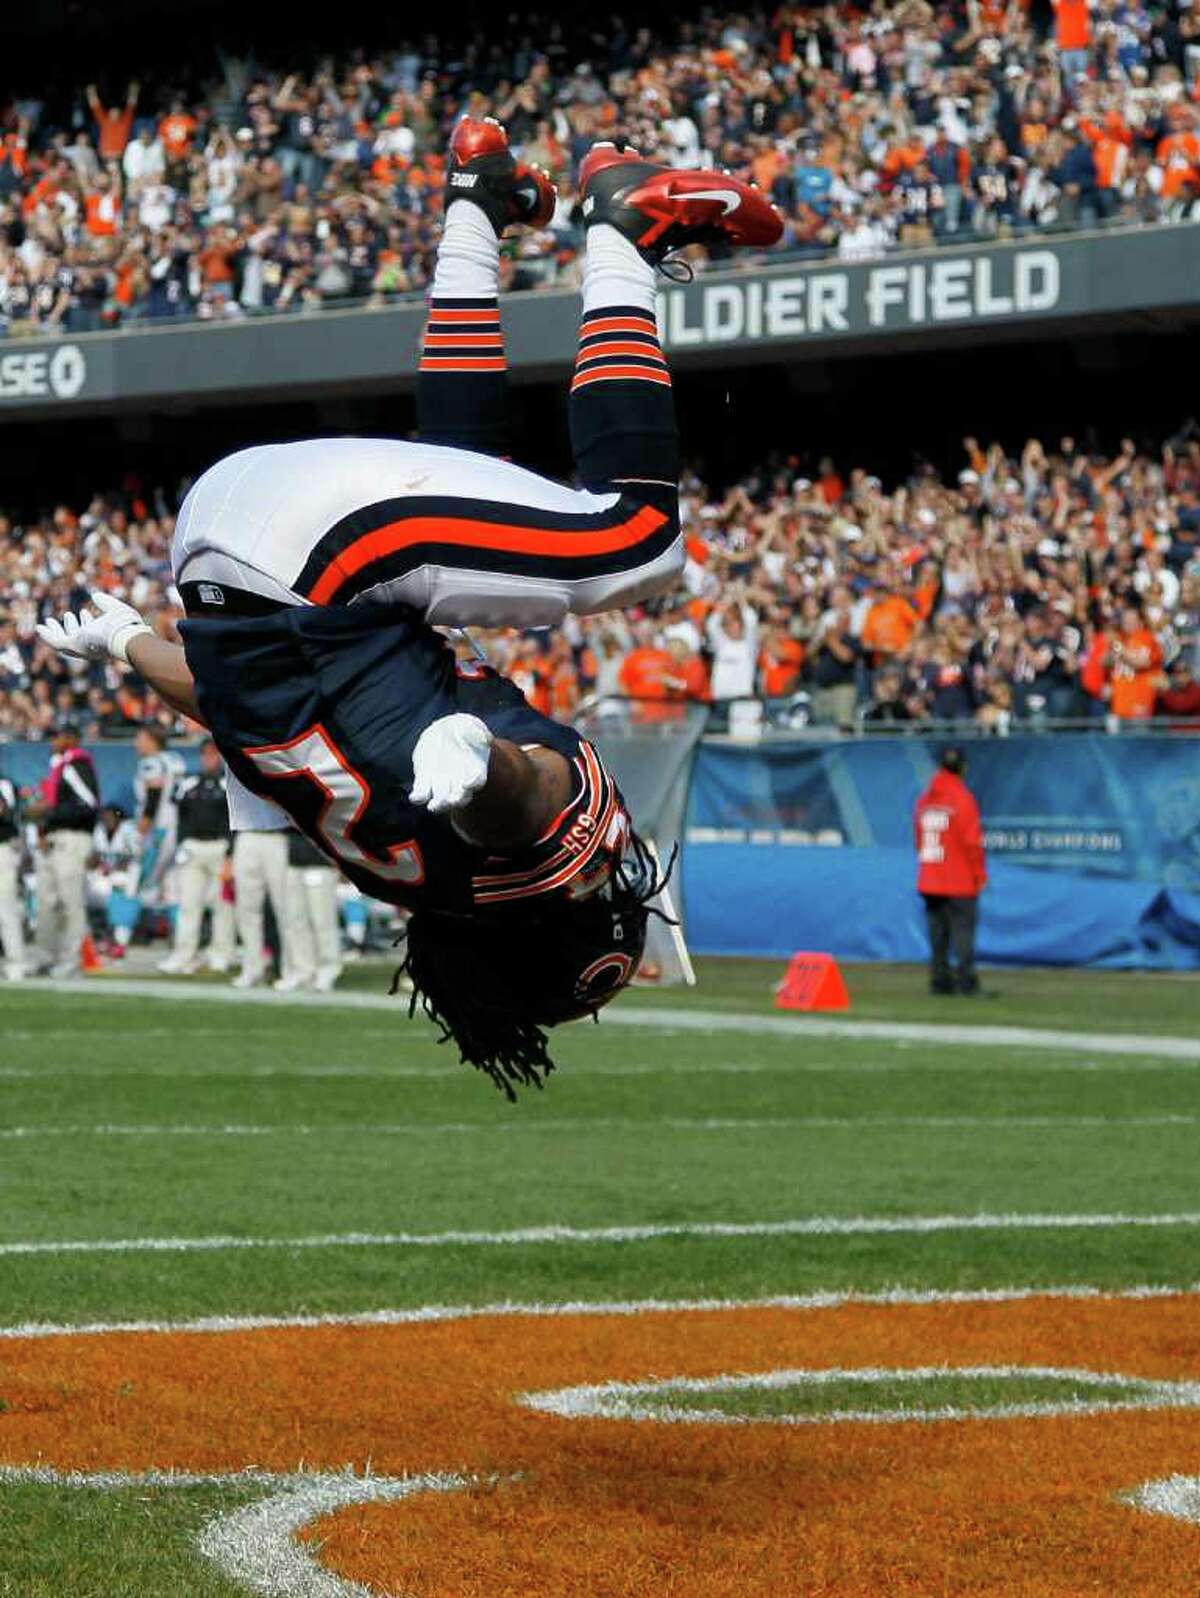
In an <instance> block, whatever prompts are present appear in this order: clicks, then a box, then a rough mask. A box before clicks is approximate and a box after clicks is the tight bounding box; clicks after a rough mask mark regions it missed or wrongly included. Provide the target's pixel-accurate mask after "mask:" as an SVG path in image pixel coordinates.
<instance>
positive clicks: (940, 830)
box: [913, 749, 987, 993]
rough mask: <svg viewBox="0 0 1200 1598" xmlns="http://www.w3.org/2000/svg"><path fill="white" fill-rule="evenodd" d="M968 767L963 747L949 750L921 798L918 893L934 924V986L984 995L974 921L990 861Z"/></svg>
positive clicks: (931, 930)
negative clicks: (965, 775)
mask: <svg viewBox="0 0 1200 1598" xmlns="http://www.w3.org/2000/svg"><path fill="white" fill-rule="evenodd" d="M966 768H967V761H966V756H965V755H964V754H963V752H962V750H961V749H947V750H945V751H944V752H943V754H942V759H941V769H940V770H939V771H936V772H935V773H934V775H933V779H932V780H931V782H930V784H929V786H928V788H926V790H925V792H924V793H923V794H922V795H921V797H920V798H919V799H918V800H917V808H916V812H915V814H914V816H913V822H914V828H915V831H916V840H917V859H918V861H919V871H918V874H917V891H918V892H919V893H920V895H921V897H922V898H923V899H924V901H925V913H926V916H927V917H928V920H929V946H930V951H931V959H930V972H929V977H930V981H929V986H930V991H931V992H933V993H978V991H979V978H978V977H977V976H976V974H975V923H976V916H977V911H978V900H979V895H980V893H981V892H982V891H983V888H984V886H985V885H986V883H987V862H986V859H985V856H984V849H983V829H982V828H981V826H980V824H979V806H978V805H977V804H976V803H975V796H974V795H973V794H972V792H971V790H970V789H969V788H968V787H967V785H966V783H965V782H964V781H963V772H964V771H965V770H966ZM951 947H953V950H954V965H953V968H951V964H950V951H951Z"/></svg>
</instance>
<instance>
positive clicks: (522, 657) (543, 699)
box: [508, 638, 550, 716]
mask: <svg viewBox="0 0 1200 1598" xmlns="http://www.w3.org/2000/svg"><path fill="white" fill-rule="evenodd" d="M546 668H547V663H546V659H545V656H544V655H543V654H542V647H541V645H540V644H539V643H538V641H537V639H536V638H522V640H521V642H520V643H519V644H518V645H517V651H516V654H515V655H514V656H513V659H512V663H511V665H510V666H509V668H508V675H509V677H510V678H511V679H512V680H513V682H515V683H516V685H517V687H518V688H519V689H520V690H521V692H522V693H523V694H524V695H525V697H526V699H527V700H528V701H529V703H530V704H531V705H532V706H533V708H534V709H535V710H538V711H540V712H541V714H542V715H543V716H548V715H549V714H550V681H549V674H548V672H547V669H546Z"/></svg>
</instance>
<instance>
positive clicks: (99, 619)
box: [37, 593, 203, 722]
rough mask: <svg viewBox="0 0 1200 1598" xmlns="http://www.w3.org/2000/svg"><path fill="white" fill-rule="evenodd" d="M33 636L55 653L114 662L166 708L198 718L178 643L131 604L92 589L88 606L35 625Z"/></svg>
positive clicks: (189, 680) (194, 698)
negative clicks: (137, 678) (140, 679)
mask: <svg viewBox="0 0 1200 1598" xmlns="http://www.w3.org/2000/svg"><path fill="white" fill-rule="evenodd" d="M37 631H38V637H39V638H40V639H41V640H42V642H43V643H47V644H49V645H50V647H51V648H52V649H57V650H58V652H59V654H60V655H74V656H75V657H76V658H77V659H79V660H110V659H111V660H119V661H121V662H122V664H123V665H126V666H132V667H133V669H134V670H135V671H137V672H139V673H140V674H141V676H143V677H144V678H145V679H146V681H147V682H148V683H149V684H150V686H151V688H153V689H154V691H155V693H157V694H158V695H159V697H160V698H162V699H165V700H166V702H167V704H169V705H170V706H171V708H172V710H178V711H179V712H180V713H181V714H183V715H185V716H190V717H191V718H192V720H193V721H201V722H202V721H203V718H202V717H201V715H200V709H199V706H198V705H197V703H196V685H195V682H194V680H193V678H192V673H191V671H190V670H189V668H188V663H187V658H186V656H185V655H184V652H183V648H182V646H181V645H180V644H169V643H167V642H166V640H165V639H163V638H159V637H158V636H157V634H156V633H155V632H154V629H153V628H152V627H151V626H150V625H149V623H148V622H146V621H144V620H143V619H142V617H141V616H140V615H139V614H138V612H137V611H136V610H135V609H134V608H133V606H132V605H127V604H126V603H125V601H124V600H122V599H115V598H114V597H113V596H112V594H105V593H94V594H93V595H92V609H90V610H87V609H85V610H81V611H80V612H79V615H78V616H76V615H75V614H74V613H73V612H72V611H67V612H66V614H65V615H63V616H55V617H51V618H50V620H48V621H44V622H41V623H40V624H39V626H38V629H37Z"/></svg>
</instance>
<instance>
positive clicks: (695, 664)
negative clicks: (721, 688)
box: [662, 634, 712, 702]
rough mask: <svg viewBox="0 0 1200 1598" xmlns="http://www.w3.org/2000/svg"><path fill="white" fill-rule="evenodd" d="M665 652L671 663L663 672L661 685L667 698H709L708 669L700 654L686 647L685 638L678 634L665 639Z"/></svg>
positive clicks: (710, 695)
mask: <svg viewBox="0 0 1200 1598" xmlns="http://www.w3.org/2000/svg"><path fill="white" fill-rule="evenodd" d="M667 654H668V655H669V656H670V657H671V664H670V666H669V667H668V668H667V669H666V671H665V672H664V674H663V679H662V682H663V687H664V688H665V689H666V693H667V698H668V699H692V700H697V701H699V702H703V701H705V700H708V699H711V698H712V694H711V692H710V690H709V685H708V671H707V669H706V668H705V665H704V662H703V661H702V660H701V658H700V656H699V655H698V654H696V652H695V650H694V649H690V648H689V647H688V642H687V639H686V638H681V637H680V636H679V635H678V634H677V635H676V636H675V637H673V638H668V640H667Z"/></svg>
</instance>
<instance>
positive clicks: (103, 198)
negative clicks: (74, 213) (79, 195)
mask: <svg viewBox="0 0 1200 1598" xmlns="http://www.w3.org/2000/svg"><path fill="white" fill-rule="evenodd" d="M83 210H84V216H85V218H86V221H85V226H86V227H87V230H88V232H89V233H90V234H91V236H92V237H93V238H94V239H110V238H112V237H113V236H114V234H115V233H116V231H117V228H118V227H119V226H120V223H121V196H120V194H119V193H118V192H117V189H116V186H115V184H114V183H113V180H112V178H111V177H110V176H109V174H108V173H107V172H101V174H100V176H99V177H98V178H97V179H96V187H95V188H94V189H93V190H92V191H91V193H90V194H86V195H85V196H84V200H83Z"/></svg>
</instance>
